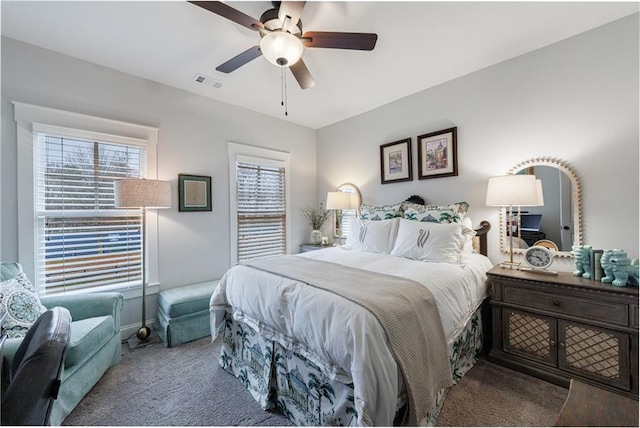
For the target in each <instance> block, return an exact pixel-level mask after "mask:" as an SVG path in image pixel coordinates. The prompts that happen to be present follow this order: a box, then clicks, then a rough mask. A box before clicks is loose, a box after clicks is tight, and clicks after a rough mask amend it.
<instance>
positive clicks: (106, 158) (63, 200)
mask: <svg viewBox="0 0 640 428" xmlns="http://www.w3.org/2000/svg"><path fill="white" fill-rule="evenodd" d="M79 133H80V134H81V131H79ZM68 134H70V135H65V132H64V131H63V130H62V131H60V130H57V131H56V132H51V131H50V130H49V129H48V128H47V127H43V128H42V129H39V128H37V127H36V126H34V139H35V152H34V155H35V160H36V161H35V162H36V168H35V170H36V183H35V187H36V189H35V190H36V223H37V225H36V229H37V230H36V253H37V257H36V272H37V273H36V274H37V275H38V284H39V285H40V287H41V288H44V289H45V291H46V293H55V292H61V291H65V292H66V291H74V290H80V289H89V288H90V289H96V288H98V287H101V288H102V287H105V286H112V285H118V286H123V285H138V284H139V283H140V281H141V273H142V271H141V257H140V256H141V251H140V249H141V230H140V228H141V217H140V214H139V212H138V211H136V210H119V209H115V208H114V193H113V181H114V180H117V179H122V178H126V177H143V176H145V168H144V165H146V159H145V157H146V149H145V147H144V146H143V145H142V144H140V143H139V142H135V141H132V142H131V143H129V144H127V143H126V139H123V141H122V142H116V143H114V142H111V141H109V142H105V141H94V140H92V139H88V138H77V137H75V136H74V135H73V134H74V132H73V130H69V132H68Z"/></svg>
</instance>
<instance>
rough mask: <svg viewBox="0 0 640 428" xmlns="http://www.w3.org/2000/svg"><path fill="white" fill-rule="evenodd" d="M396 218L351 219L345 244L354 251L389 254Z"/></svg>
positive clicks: (394, 232)
mask: <svg viewBox="0 0 640 428" xmlns="http://www.w3.org/2000/svg"><path fill="white" fill-rule="evenodd" d="M397 222H398V219H395V218H393V219H390V220H360V219H358V218H355V219H353V220H352V221H351V229H350V230H349V235H348V236H347V242H346V246H347V248H348V249H351V250H356V251H369V252H371V253H380V254H389V251H391V248H393V242H394V238H395V234H396V225H397Z"/></svg>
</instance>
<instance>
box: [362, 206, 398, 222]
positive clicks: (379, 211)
mask: <svg viewBox="0 0 640 428" xmlns="http://www.w3.org/2000/svg"><path fill="white" fill-rule="evenodd" d="M396 217H402V204H400V203H398V204H394V205H382V206H375V205H367V204H362V205H360V219H361V220H389V219H392V218H396Z"/></svg>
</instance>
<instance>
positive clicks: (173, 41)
mask: <svg viewBox="0 0 640 428" xmlns="http://www.w3.org/2000/svg"><path fill="white" fill-rule="evenodd" d="M228 4H229V5H231V6H232V7H234V8H236V9H238V10H240V11H242V12H244V13H246V14H248V15H250V16H253V17H254V18H256V19H259V18H260V15H261V14H262V12H264V11H265V10H267V9H269V8H271V2H266V1H260V2H228ZM0 6H1V9H0V13H1V14H2V27H1V28H2V35H3V36H7V37H11V38H13V39H17V40H20V41H24V42H26V43H30V44H33V45H37V46H41V47H43V48H46V49H50V50H53V51H57V52H60V53H63V54H66V55H70V56H72V57H76V58H80V59H83V60H86V61H90V62H93V63H96V64H100V65H103V66H106V67H110V68H112V69H116V70H120V71H123V72H126V73H129V74H133V75H136V76H140V77H143V78H146V79H150V80H154V81H157V82H160V83H163V84H166V85H170V86H173V87H176V88H180V89H184V90H186V91H190V92H193V93H197V94H200V95H203V96H206V97H210V98H213V99H216V100H220V101H224V102H227V103H231V104H235V105H238V106H242V107H245V108H247V109H251V110H255V111H258V112H262V113H264V114H267V115H271V116H274V117H278V118H281V119H284V120H288V121H291V122H294V123H298V124H300V125H304V126H308V127H311V128H314V129H318V128H321V127H324V126H327V125H330V124H332V123H335V122H338V121H341V120H344V119H347V118H349V117H352V116H355V115H358V114H360V113H363V112H365V111H368V110H371V109H374V108H376V107H378V106H380V105H383V104H386V103H389V102H391V101H394V100H396V99H399V98H402V97H405V96H407V95H410V94H413V93H416V92H418V91H421V90H424V89H427V88H429V87H432V86H435V85H438V84H440V83H443V82H446V81H448V80H451V79H454V78H456V77H459V76H462V75H465V74H468V73H471V72H473V71H476V70H479V69H481V68H484V67H487V66H490V65H493V64H496V63H499V62H501V61H505V60H507V59H509V58H513V57H515V56H518V55H521V54H524V53H526V52H529V51H532V50H534V49H538V48H541V47H543V46H547V45H549V44H551V43H555V42H557V41H560V40H563V39H566V38H568V37H571V36H573V35H576V34H579V33H582V32H584V31H587V30H590V29H592V28H595V27H598V26H600V25H603V24H606V23H608V22H611V21H614V20H616V19H619V18H622V17H624V16H627V15H630V14H633V13H636V12H638V9H639V8H638V2H623V3H612V2H566V3H560V2H491V3H488V2H416V1H412V2H377V1H374V2H365V1H355V2H308V3H307V5H306V7H305V9H304V11H303V15H302V22H303V30H305V31H310V30H314V31H347V32H373V33H377V34H378V42H377V45H376V47H375V50H373V51H372V52H363V51H346V50H336V49H306V50H305V52H304V56H303V58H304V60H305V62H306V64H307V66H308V67H309V69H310V71H311V73H312V75H313V77H314V79H315V81H316V86H315V87H313V88H310V89H307V90H301V89H300V88H299V87H298V85H297V83H296V81H295V80H294V79H293V76H292V75H291V74H290V73H287V88H288V91H287V92H288V102H289V115H288V116H287V117H285V116H284V110H283V108H282V107H281V105H280V100H281V86H280V84H281V78H280V70H279V68H277V67H276V66H274V65H271V64H270V63H269V62H267V60H266V59H264V58H262V57H261V58H258V59H256V60H254V61H252V62H250V63H248V64H246V65H245V66H243V67H241V68H239V69H238V70H236V71H235V72H233V73H231V74H224V73H220V72H217V71H216V70H215V67H216V66H218V65H220V64H221V63H223V62H225V61H227V60H228V59H230V58H232V57H233V56H235V55H237V54H238V53H240V52H242V51H244V50H246V49H248V48H249V47H251V46H253V45H256V44H258V43H259V36H258V34H257V33H255V32H252V31H250V30H248V29H247V28H245V27H242V26H240V25H237V24H235V23H233V22H230V21H228V20H226V19H224V18H222V17H220V16H217V15H215V14H213V13H211V12H208V11H206V10H204V9H202V8H200V7H197V6H194V5H192V4H189V3H186V2H182V1H143V2H129V1H122V2H110V1H107V2H84V1H69V2H59V1H55V2H50V1H45V2H31V1H15V2H10V1H4V0H3V1H2V3H1V5H0ZM196 73H202V74H204V75H207V76H210V77H213V78H214V79H218V80H220V81H221V82H222V87H221V88H218V89H216V88H213V87H207V86H203V85H202V84H199V83H195V82H194V81H193V80H192V79H193V78H194V76H195V75H196Z"/></svg>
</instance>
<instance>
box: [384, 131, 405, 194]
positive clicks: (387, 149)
mask: <svg viewBox="0 0 640 428" xmlns="http://www.w3.org/2000/svg"><path fill="white" fill-rule="evenodd" d="M411 167H412V164H411V138H407V139H404V140H400V141H395V142H393V143H387V144H383V145H381V146H380V179H381V181H382V184H387V183H398V182H400V181H411V180H413V173H412V169H411Z"/></svg>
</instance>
